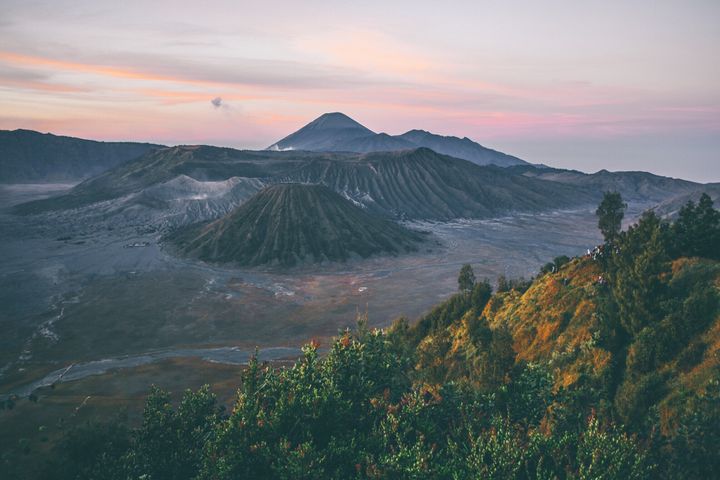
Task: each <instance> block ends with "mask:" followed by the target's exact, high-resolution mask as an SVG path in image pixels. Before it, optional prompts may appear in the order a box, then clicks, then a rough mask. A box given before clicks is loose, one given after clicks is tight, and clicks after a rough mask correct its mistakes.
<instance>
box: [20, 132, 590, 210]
mask: <svg viewBox="0 0 720 480" xmlns="http://www.w3.org/2000/svg"><path fill="white" fill-rule="evenodd" d="M181 175H185V176H189V177H191V178H194V179H196V180H203V181H223V180H226V179H230V178H233V177H241V178H249V179H257V180H259V181H261V182H263V183H265V184H272V183H313V184H323V185H326V186H328V187H330V188H331V189H332V190H335V191H336V192H338V193H340V194H341V195H343V196H344V197H346V198H350V199H352V200H353V201H354V202H356V203H359V204H362V205H365V206H366V207H368V208H369V209H370V210H373V211H376V212H381V213H384V214H386V215H389V216H393V217H399V218H410V219H430V220H447V219H451V218H458V217H467V218H488V217H491V216H495V215H501V214H507V213H510V212H513V211H527V212H535V211H542V210H548V209H553V208H567V207H573V206H578V205H584V204H587V203H590V202H595V201H596V200H597V198H598V195H596V194H593V193H592V192H589V193H588V192H586V191H584V190H583V189H580V188H577V187H573V186H566V185H563V184H559V183H556V182H547V181H544V180H539V179H535V178H528V177H525V176H523V175H519V174H514V173H513V172H510V171H506V170H505V169H502V168H499V167H494V166H486V167H480V166H478V165H475V164H473V163H470V162H467V161H465V160H460V159H457V158H452V157H448V156H445V155H439V154H437V153H435V152H433V151H432V150H429V149H426V148H420V149H415V150H405V151H400V152H384V153H383V152H380V153H369V154H355V153H316V152H303V151H287V152H268V151H265V152H251V151H241V150H234V149H230V148H218V147H207V146H182V147H171V148H165V149H160V150H156V151H152V152H149V153H147V154H146V155H144V156H143V157H141V158H138V159H136V160H133V161H131V162H127V163H125V164H123V165H120V166H118V167H116V168H115V169H113V170H111V171H108V172H105V173H103V174H102V175H99V176H97V177H95V178H92V179H89V180H87V181H85V182H83V183H81V184H79V185H77V186H76V187H75V188H73V189H72V190H71V191H70V192H69V193H68V194H66V195H62V196H59V197H54V198H48V199H43V200H38V201H35V202H29V203H26V204H22V205H19V206H17V207H16V208H15V211H16V212H18V213H22V214H32V213H40V212H43V211H49V210H60V209H70V208H78V207H83V206H88V205H91V204H93V203H96V202H100V201H106V200H110V199H115V198H121V197H125V196H128V195H135V194H139V193H140V192H142V191H143V190H145V189H148V188H150V187H152V186H154V185H158V184H161V183H164V182H168V181H170V180H172V179H174V178H176V177H178V176H181Z"/></svg>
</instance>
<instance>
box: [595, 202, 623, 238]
mask: <svg viewBox="0 0 720 480" xmlns="http://www.w3.org/2000/svg"><path fill="white" fill-rule="evenodd" d="M626 208H627V204H626V203H625V202H623V200H622V196H621V195H620V194H619V193H618V192H605V193H604V194H603V199H602V202H600V205H599V206H598V208H597V211H596V212H595V214H596V215H597V216H598V228H600V231H601V232H602V234H603V237H605V243H612V242H613V240H615V238H617V236H618V234H619V233H620V229H621V227H622V219H623V217H624V216H625V209H626Z"/></svg>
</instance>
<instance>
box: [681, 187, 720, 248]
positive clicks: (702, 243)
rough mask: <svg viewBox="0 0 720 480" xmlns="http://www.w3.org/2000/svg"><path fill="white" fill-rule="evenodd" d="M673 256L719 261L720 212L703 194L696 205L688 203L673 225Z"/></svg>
mask: <svg viewBox="0 0 720 480" xmlns="http://www.w3.org/2000/svg"><path fill="white" fill-rule="evenodd" d="M672 233H673V243H674V248H673V250H674V251H673V253H674V256H678V257H680V256H693V257H706V258H714V259H716V260H720V247H719V246H718V245H720V211H718V210H715V209H714V208H713V201H712V199H711V198H710V196H709V195H708V194H706V193H703V194H702V195H701V196H700V200H699V201H698V203H697V205H696V204H695V202H693V201H692V200H690V201H688V203H686V204H685V205H684V206H683V207H682V208H681V209H680V213H679V215H678V219H677V221H676V222H675V223H674V224H673V228H672Z"/></svg>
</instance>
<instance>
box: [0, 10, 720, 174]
mask: <svg viewBox="0 0 720 480" xmlns="http://www.w3.org/2000/svg"><path fill="white" fill-rule="evenodd" d="M333 111H341V112H343V113H345V114H347V115H349V116H351V117H353V118H354V119H355V120H357V121H359V122H360V123H362V124H364V125H365V126H367V127H368V128H370V129H372V130H374V131H376V132H381V131H384V132H387V133H389V134H400V133H403V132H405V131H407V130H410V129H413V128H419V129H424V130H429V131H432V132H434V133H438V134H443V135H456V136H460V137H464V136H467V137H469V138H471V139H473V140H475V141H477V142H479V143H481V144H483V145H485V146H489V147H491V148H495V149H497V150H501V151H504V152H506V153H509V154H512V155H516V156H519V157H521V158H523V159H525V160H527V161H530V162H533V163H544V164H547V165H551V166H556V167H562V168H574V169H578V170H582V171H587V172H594V171H597V170H600V169H603V168H605V169H608V170H644V171H650V172H653V173H658V174H662V175H668V176H673V177H680V178H687V179H691V180H696V181H701V182H719V181H720V1H718V0H677V1H673V0H655V1H650V0H622V1H620V0H604V1H593V0H584V1H577V0H563V1H560V0H545V1H542V2H540V1H515V0H504V1H483V0H472V1H452V0H450V1H446V2H438V1H437V0H434V1H421V0H413V1H389V0H384V1H374V0H365V1H362V2H357V1H356V2H349V1H345V0H334V1H329V2H325V1H316V0H304V1H302V2H300V1H294V2H291V1H276V0H264V1H262V2H257V1H253V2H249V1H239V0H234V1H211V0H204V1H202V2H200V1H195V2H189V1H184V2H183V1H174V2H170V1H164V0H154V1H133V0H125V1H122V2H118V1H116V0H115V1H112V2H108V1H103V0H93V1H86V0H73V1H66V0H50V1H32V0H21V1H16V0H0V129H10V130H12V129H16V128H26V129H33V130H39V131H42V132H52V133H55V134H62V135H71V136H78V137H83V138H92V139H98V140H133V141H150V142H157V143H163V144H168V145H171V144H196V143H203V144H212V145H224V146H232V147H240V148H251V149H258V148H265V147H267V146H269V145H270V144H272V143H274V142H275V141H277V140H279V139H280V138H282V137H284V136H286V135H287V134H289V133H291V132H293V131H295V130H297V129H298V128H300V127H302V126H303V125H304V124H306V123H308V122H310V121H311V120H313V119H314V118H316V117H317V116H319V115H321V114H322V113H325V112H333Z"/></svg>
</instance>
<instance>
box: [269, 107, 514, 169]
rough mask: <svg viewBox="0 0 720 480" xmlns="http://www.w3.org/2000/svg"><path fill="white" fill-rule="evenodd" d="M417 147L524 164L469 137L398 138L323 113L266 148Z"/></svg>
mask: <svg viewBox="0 0 720 480" xmlns="http://www.w3.org/2000/svg"><path fill="white" fill-rule="evenodd" d="M418 147H425V148H430V149H432V150H434V151H436V152H437V153H442V154H445V155H450V156H452V157H455V158H460V159H463V160H468V161H470V162H473V163H476V164H478V165H499V166H503V167H505V166H509V165H521V164H526V162H525V161H523V160H520V159H519V158H517V157H513V156H511V155H507V154H504V153H502V152H498V151H495V150H492V149H489V148H485V147H483V146H482V145H480V144H478V143H475V142H473V141H472V140H470V139H469V138H463V139H460V138H457V137H443V136H441V135H435V134H432V133H430V132H426V131H423V130H410V131H409V132H407V133H404V134H402V135H388V134H387V133H375V132H373V131H372V130H370V129H368V128H366V127H364V126H363V125H361V124H359V123H358V122H356V121H355V120H353V119H351V118H350V117H348V116H347V115H345V114H342V113H339V112H335V113H326V114H324V115H321V116H320V117H318V118H317V119H315V120H313V121H312V122H310V123H309V124H307V125H306V126H304V127H303V128H301V129H300V130H298V131H297V132H295V133H292V134H290V135H288V136H287V137H285V138H283V139H282V140H280V141H279V142H277V143H275V144H273V145H271V146H270V147H268V150H310V151H317V152H357V153H369V152H392V151H397V150H408V149H414V148H418Z"/></svg>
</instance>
